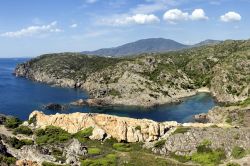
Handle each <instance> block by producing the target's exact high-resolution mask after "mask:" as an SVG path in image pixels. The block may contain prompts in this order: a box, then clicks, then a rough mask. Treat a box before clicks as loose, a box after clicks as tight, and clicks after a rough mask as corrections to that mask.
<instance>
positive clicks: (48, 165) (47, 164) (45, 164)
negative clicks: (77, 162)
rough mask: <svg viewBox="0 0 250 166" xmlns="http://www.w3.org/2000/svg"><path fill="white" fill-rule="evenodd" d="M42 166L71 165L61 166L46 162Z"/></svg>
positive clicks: (57, 165)
mask: <svg viewBox="0 0 250 166" xmlns="http://www.w3.org/2000/svg"><path fill="white" fill-rule="evenodd" d="M42 166H69V165H60V164H54V163H50V162H46V161H44V162H43V163H42Z"/></svg>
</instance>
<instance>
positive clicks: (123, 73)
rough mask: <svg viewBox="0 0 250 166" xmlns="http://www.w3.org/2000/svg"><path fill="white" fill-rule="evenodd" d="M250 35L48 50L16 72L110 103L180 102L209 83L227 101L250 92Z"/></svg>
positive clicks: (145, 104)
mask: <svg viewBox="0 0 250 166" xmlns="http://www.w3.org/2000/svg"><path fill="white" fill-rule="evenodd" d="M249 71H250V40H240V41H234V40H228V41H225V42H222V43H219V44H212V45H205V46H201V47H195V48H189V49H184V50H179V51H173V52H167V53H156V54H155V55H152V54H142V55H140V56H136V57H124V58H107V57H98V56H88V55H82V54H78V53H61V54H50V55H43V56H40V57H38V58H35V59H33V60H31V61H29V62H27V63H24V64H21V65H19V66H17V68H16V75H17V76H22V77H26V78H29V79H32V80H35V81H39V82H45V83H49V84H53V85H58V86H63V87H72V88H81V89H84V90H86V91H87V92H88V93H89V95H90V97H91V98H93V99H99V100H103V101H104V102H105V103H108V104H124V105H141V106H152V105H157V104H164V103H169V102H175V101H178V100H179V99H181V98H182V97H186V96H190V95H194V94H195V93H197V92H198V91H199V88H202V87H207V88H208V89H209V90H210V91H211V93H212V94H213V96H215V98H216V99H217V100H218V101H219V102H223V103H234V102H238V101H243V100H245V99H247V98H248V97H249V94H250V87H249V85H250V84H249V83H250V77H249V75H250V72H249Z"/></svg>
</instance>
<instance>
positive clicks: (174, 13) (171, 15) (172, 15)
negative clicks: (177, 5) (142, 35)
mask: <svg viewBox="0 0 250 166" xmlns="http://www.w3.org/2000/svg"><path fill="white" fill-rule="evenodd" d="M188 18H189V15H188V13H186V12H182V11H181V10H179V9H171V10H168V11H167V12H165V13H164V15H163V19H164V20H166V21H168V22H170V23H176V22H178V21H184V20H188Z"/></svg>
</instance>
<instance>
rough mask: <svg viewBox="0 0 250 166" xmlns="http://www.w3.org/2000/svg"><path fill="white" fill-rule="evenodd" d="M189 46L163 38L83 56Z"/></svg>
mask: <svg viewBox="0 0 250 166" xmlns="http://www.w3.org/2000/svg"><path fill="white" fill-rule="evenodd" d="M187 47H188V45H184V44H181V43H178V42H176V41H174V40H170V39H163V38H150V39H142V40H138V41H136V42H132V43H128V44H124V45H122V46H118V47H114V48H104V49H99V50H96V51H84V52H82V53H83V54H88V55H101V56H126V55H135V54H141V53H149V52H166V51H173V50H180V49H183V48H187Z"/></svg>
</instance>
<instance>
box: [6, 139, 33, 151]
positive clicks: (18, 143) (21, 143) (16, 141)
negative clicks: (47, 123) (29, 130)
mask: <svg viewBox="0 0 250 166" xmlns="http://www.w3.org/2000/svg"><path fill="white" fill-rule="evenodd" d="M7 143H8V144H9V145H11V146H12V147H13V148H16V149H20V148H21V147H23V146H24V145H33V144H34V142H33V141H32V140H28V139H22V140H19V139H17V138H16V137H10V138H8V139H7Z"/></svg>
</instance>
